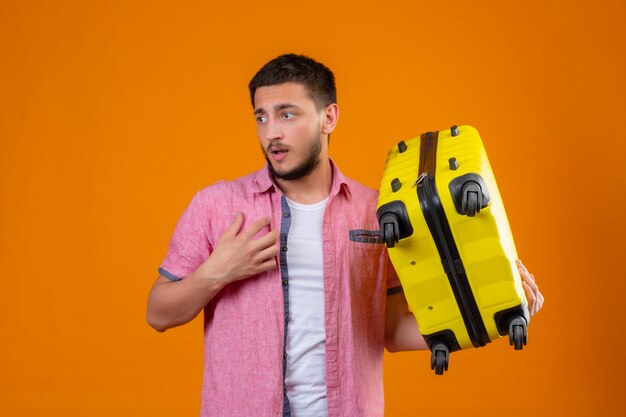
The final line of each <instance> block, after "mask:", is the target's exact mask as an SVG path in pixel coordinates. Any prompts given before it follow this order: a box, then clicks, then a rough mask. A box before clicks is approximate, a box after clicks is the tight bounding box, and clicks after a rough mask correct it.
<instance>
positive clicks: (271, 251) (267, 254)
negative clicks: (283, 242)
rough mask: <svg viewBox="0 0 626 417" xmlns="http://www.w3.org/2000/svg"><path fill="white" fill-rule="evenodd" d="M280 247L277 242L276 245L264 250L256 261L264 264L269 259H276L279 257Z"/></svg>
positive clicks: (257, 256)
mask: <svg viewBox="0 0 626 417" xmlns="http://www.w3.org/2000/svg"><path fill="white" fill-rule="evenodd" d="M278 247H279V245H278V242H276V244H275V245H272V246H269V247H266V248H263V249H262V250H260V251H259V252H258V253H257V254H256V255H255V259H258V260H259V261H261V262H262V261H266V260H267V259H270V258H274V257H275V256H276V255H278V252H279V249H278Z"/></svg>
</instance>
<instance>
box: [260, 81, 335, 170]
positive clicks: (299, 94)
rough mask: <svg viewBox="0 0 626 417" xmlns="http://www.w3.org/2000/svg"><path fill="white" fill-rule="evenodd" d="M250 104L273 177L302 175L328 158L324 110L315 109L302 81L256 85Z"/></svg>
mask: <svg viewBox="0 0 626 417" xmlns="http://www.w3.org/2000/svg"><path fill="white" fill-rule="evenodd" d="M254 105H255V108H254V116H255V118H256V123H257V134H258V136H259V141H260V143H261V148H262V149H263V152H264V154H265V159H266V160H267V161H268V163H269V167H270V171H271V173H272V175H273V176H274V177H275V178H278V179H282V180H295V179H298V178H302V177H304V176H306V175H308V174H310V173H311V172H312V171H313V170H314V169H315V167H316V166H317V165H318V164H319V162H320V161H321V160H323V159H324V158H328V143H327V141H326V140H324V136H322V132H323V115H324V110H317V108H316V106H315V102H314V101H313V100H312V99H311V97H309V95H308V94H307V91H306V88H305V87H304V86H303V85H302V84H296V83H284V84H278V85H272V86H266V87H259V88H257V90H256V92H255V94H254Z"/></svg>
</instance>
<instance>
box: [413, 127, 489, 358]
mask: <svg viewBox="0 0 626 417" xmlns="http://www.w3.org/2000/svg"><path fill="white" fill-rule="evenodd" d="M438 134H439V132H434V133H433V132H428V133H425V134H423V135H422V136H421V145H420V146H421V148H420V162H419V176H418V181H417V197H418V200H419V203H420V207H421V209H422V213H423V214H424V218H425V220H426V224H427V225H428V228H429V229H430V232H431V234H432V236H433V239H434V241H435V244H436V246H437V251H438V252H439V256H440V258H441V263H442V265H443V268H444V271H445V272H446V275H447V277H448V281H449V282H450V287H451V288H452V292H453V293H454V297H455V299H456V302H457V304H458V306H459V310H460V312H461V316H462V318H463V322H464V323H465V327H466V329H467V333H468V335H469V337H470V340H471V341H472V344H473V345H474V347H480V346H485V345H486V344H487V343H489V342H490V339H489V335H488V333H487V329H486V328H485V324H484V322H483V320H482V317H481V315H480V310H479V309H478V305H477V304H476V299H475V298H474V295H473V293H472V289H471V287H470V285H469V281H468V279H467V275H466V274H465V268H464V267H463V262H462V261H461V257H460V255H459V251H458V249H457V247H456V243H455V242H454V238H453V236H452V232H451V230H450V225H449V223H448V220H447V218H446V215H445V212H444V210H443V206H442V204H441V200H440V198H439V192H438V190H437V185H436V184H435V170H436V164H437V141H438ZM431 337H432V335H431Z"/></svg>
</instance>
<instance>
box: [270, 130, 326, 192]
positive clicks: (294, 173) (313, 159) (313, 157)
mask: <svg viewBox="0 0 626 417" xmlns="http://www.w3.org/2000/svg"><path fill="white" fill-rule="evenodd" d="M321 153H322V135H318V137H317V140H313V141H312V142H311V146H310V148H309V152H308V155H307V157H306V159H305V160H304V161H302V163H301V164H300V165H298V166H296V167H295V168H294V169H292V170H290V171H286V172H279V171H276V170H275V169H274V166H273V165H272V163H271V161H270V159H269V158H268V156H267V152H266V151H265V149H263V155H264V156H265V160H266V161H267V165H268V167H269V171H270V174H271V175H272V177H273V178H276V179H279V180H283V181H293V180H297V179H300V178H303V177H306V176H307V175H309V174H310V173H311V172H313V170H314V169H315V168H316V167H317V166H318V165H319V163H320V158H319V157H320V154H321Z"/></svg>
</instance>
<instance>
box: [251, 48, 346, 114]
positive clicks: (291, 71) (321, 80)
mask: <svg viewBox="0 0 626 417" xmlns="http://www.w3.org/2000/svg"><path fill="white" fill-rule="evenodd" d="M289 82H291V83H297V84H302V85H304V87H305V88H306V91H307V93H308V94H309V96H310V97H311V99H312V100H313V101H314V102H315V106H316V107H317V109H318V110H319V109H322V108H324V107H326V106H328V105H330V104H332V103H336V102H337V88H336V87H335V76H334V75H333V72H332V71H331V70H330V69H328V67H326V66H325V65H324V64H321V63H319V62H317V61H315V60H313V59H311V58H309V57H308V56H305V55H296V54H284V55H281V56H279V57H276V58H274V59H272V60H271V61H270V62H268V63H267V64H265V65H264V66H263V67H262V68H261V69H260V70H259V71H258V72H257V73H256V74H255V76H254V77H253V78H252V80H250V84H248V89H249V90H250V100H251V102H252V107H254V93H255V92H256V89H257V88H259V87H265V86H271V85H278V84H283V83H289Z"/></svg>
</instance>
